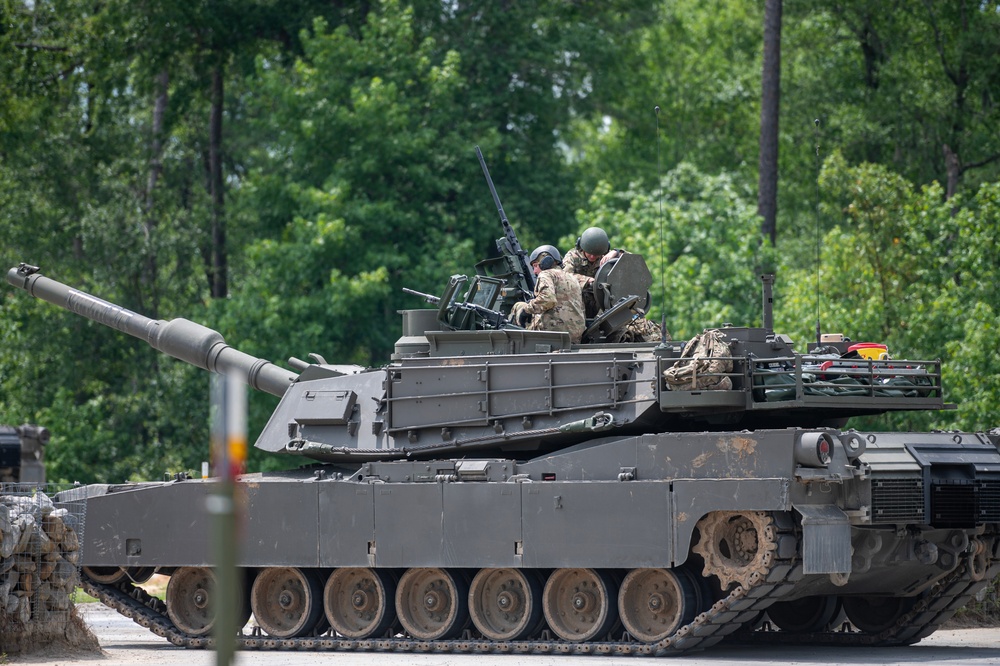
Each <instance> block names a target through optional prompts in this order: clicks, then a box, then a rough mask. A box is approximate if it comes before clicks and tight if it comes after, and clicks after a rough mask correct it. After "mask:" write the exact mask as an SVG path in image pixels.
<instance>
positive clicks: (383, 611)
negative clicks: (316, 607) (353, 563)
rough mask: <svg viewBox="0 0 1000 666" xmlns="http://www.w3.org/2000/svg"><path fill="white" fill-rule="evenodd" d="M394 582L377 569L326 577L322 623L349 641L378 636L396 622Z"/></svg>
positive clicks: (348, 570) (346, 570)
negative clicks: (325, 623)
mask: <svg viewBox="0 0 1000 666" xmlns="http://www.w3.org/2000/svg"><path fill="white" fill-rule="evenodd" d="M395 598H396V579H395V577H394V576H393V575H392V574H390V573H389V572H387V571H384V570H380V569H365V568H350V567H348V568H343V569H337V570H335V571H334V572H333V573H331V574H330V578H329V579H327V581H326V587H325V588H324V589H323V609H324V610H325V612H326V619H327V620H329V622H330V626H331V627H333V629H334V631H336V632H337V633H338V634H340V635H341V636H344V637H345V638H350V639H355V640H356V639H361V638H371V637H372V636H381V635H383V634H385V632H386V631H387V630H388V629H389V627H391V626H392V623H393V622H395V620H396V608H395V605H394V600H395Z"/></svg>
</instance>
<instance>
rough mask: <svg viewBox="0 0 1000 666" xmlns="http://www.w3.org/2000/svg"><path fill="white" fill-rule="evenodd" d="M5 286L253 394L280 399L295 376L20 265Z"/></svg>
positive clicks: (193, 330) (192, 326)
mask: <svg viewBox="0 0 1000 666" xmlns="http://www.w3.org/2000/svg"><path fill="white" fill-rule="evenodd" d="M7 282H9V283H10V284H12V285H14V286H15V287H18V288H20V289H23V290H25V291H26V292H28V293H29V294H31V295H32V296H34V297H35V298H40V299H41V300H43V301H48V302H49V303H52V304H53V305H58V306H59V307H61V308H63V309H64V310H69V311H70V312H73V313H75V314H78V315H80V316H81V317H86V318H87V319H91V320H93V321H96V322H97V323H99V324H104V325H105V326H107V327H109V328H113V329H115V330H118V331H121V332H123V333H128V334H129V335H131V336H133V337H136V338H139V339H140V340H144V341H145V342H146V343H147V344H148V345H149V346H150V347H152V348H153V349H155V350H157V351H160V352H163V353H164V354H167V355H168V356H173V357H174V358H177V359H180V360H182V361H186V362H187V363H190V364H191V365H194V366H197V367H199V368H201V369H203V370H208V371H210V372H216V373H219V374H223V375H225V374H230V373H235V374H236V375H237V376H238V377H240V378H241V379H242V380H243V381H244V382H246V383H247V385H249V386H250V387H252V388H255V389H257V390H259V391H266V392H267V393H271V394H273V395H276V396H279V397H280V396H282V395H284V394H285V391H286V390H287V389H288V387H289V386H290V385H291V384H292V382H294V381H295V380H296V378H297V377H298V375H297V374H296V373H294V372H292V371H290V370H285V369H284V368H280V367H278V366H276V365H274V364H273V363H271V362H270V361H267V360H264V359H261V358H257V357H256V356H251V355H249V354H246V353H244V352H241V351H239V350H238V349H234V348H233V347H230V346H229V345H228V344H226V341H225V339H224V338H223V337H222V334H221V333H219V332H218V331H216V330H213V329H211V328H208V327H206V326H202V325H201V324H197V323H195V322H193V321H190V320H188V319H183V318H177V319H171V320H170V321H165V320H162V319H160V320H155V319H150V318H149V317H144V316H142V315H140V314H136V313H135V312H132V311H131V310H126V309H125V308H123V307H121V306H119V305H115V304H113V303H109V302H108V301H105V300H102V299H100V298H97V297H96V296H92V295H90V294H88V293H86V292H83V291H80V290H78V289H73V288H72V287H69V286H68V285H65V284H63V283H61V282H58V281H57V280H53V279H51V278H47V277H45V276H43V275H42V274H40V273H39V272H38V268H37V267H36V266H30V265H28V264H23V263H22V264H21V265H19V266H17V267H16V268H12V269H10V270H9V271H7Z"/></svg>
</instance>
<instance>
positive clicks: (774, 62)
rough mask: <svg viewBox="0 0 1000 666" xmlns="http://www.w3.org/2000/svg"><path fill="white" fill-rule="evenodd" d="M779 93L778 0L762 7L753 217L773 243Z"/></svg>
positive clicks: (774, 236) (766, 1)
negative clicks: (755, 215)
mask: <svg viewBox="0 0 1000 666" xmlns="http://www.w3.org/2000/svg"><path fill="white" fill-rule="evenodd" d="M780 92H781V0H765V3H764V67H763V72H762V75H761V103H760V180H759V186H758V194H757V213H758V214H759V215H760V216H761V217H762V218H763V220H762V221H761V224H760V231H761V234H763V235H764V236H767V237H768V238H770V239H771V245H774V244H775V241H776V240H777V235H778V230H777V216H778V102H779V98H780Z"/></svg>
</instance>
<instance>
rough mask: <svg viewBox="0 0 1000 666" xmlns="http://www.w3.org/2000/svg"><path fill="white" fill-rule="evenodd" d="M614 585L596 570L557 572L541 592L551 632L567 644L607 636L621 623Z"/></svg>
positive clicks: (605, 575)
mask: <svg viewBox="0 0 1000 666" xmlns="http://www.w3.org/2000/svg"><path fill="white" fill-rule="evenodd" d="M615 597H616V591H615V583H614V580H613V579H612V578H611V576H610V575H608V574H607V573H605V572H603V571H598V570H596V569H556V570H555V571H553V572H552V575H551V576H549V580H548V582H546V583H545V589H544V590H543V591H542V613H543V614H544V615H545V621H546V622H548V624H549V629H551V630H552V632H553V633H554V634H555V635H556V636H558V637H559V638H561V639H563V640H565V641H573V642H577V641H589V640H593V639H595V638H601V637H603V636H604V635H605V634H607V633H608V632H609V631H610V630H611V627H612V626H614V624H615V622H616V621H617V620H618V605H617V604H616V603H615Z"/></svg>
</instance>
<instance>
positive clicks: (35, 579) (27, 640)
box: [0, 484, 99, 653]
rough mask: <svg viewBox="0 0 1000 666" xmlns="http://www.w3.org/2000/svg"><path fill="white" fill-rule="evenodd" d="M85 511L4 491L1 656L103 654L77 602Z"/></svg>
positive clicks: (0, 488)
mask: <svg viewBox="0 0 1000 666" xmlns="http://www.w3.org/2000/svg"><path fill="white" fill-rule="evenodd" d="M82 511H83V509H82V505H80V504H77V505H74V506H72V507H71V508H69V509H67V508H56V506H54V505H53V503H52V500H51V499H49V497H48V495H46V494H45V493H44V492H42V490H40V489H39V488H36V487H26V486H24V485H17V484H5V485H0V653H24V652H29V651H35V650H39V649H45V648H48V647H50V646H52V645H54V644H63V645H68V646H71V647H80V648H84V649H99V648H98V645H97V640H96V638H95V637H94V636H93V634H92V633H90V630H89V629H87V627H86V625H85V624H84V623H83V622H82V621H80V619H79V617H78V616H77V614H76V610H75V608H74V607H73V599H72V597H73V591H74V590H75V588H76V586H77V584H78V582H79V560H80V540H79V534H80V531H81V529H82V525H83V516H82Z"/></svg>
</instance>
